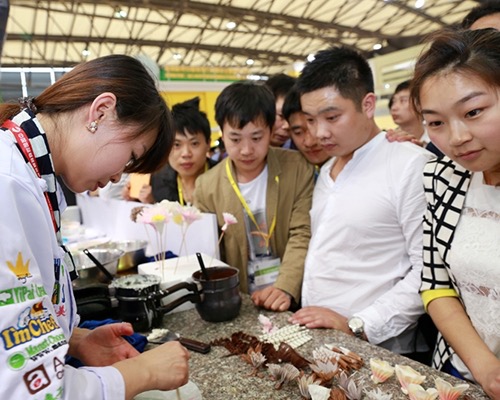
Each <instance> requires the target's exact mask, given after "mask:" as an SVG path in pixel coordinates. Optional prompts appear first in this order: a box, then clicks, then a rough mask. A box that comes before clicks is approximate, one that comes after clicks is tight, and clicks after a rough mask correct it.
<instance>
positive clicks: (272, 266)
mask: <svg viewBox="0 0 500 400" xmlns="http://www.w3.org/2000/svg"><path fill="white" fill-rule="evenodd" d="M280 266H281V259H280V258H279V257H259V258H256V259H255V260H251V261H249V262H248V271H249V274H248V277H249V285H248V287H249V289H250V293H252V292H254V291H256V290H260V289H263V288H265V287H266V286H270V285H272V284H273V283H274V282H276V279H278V275H279V271H280Z"/></svg>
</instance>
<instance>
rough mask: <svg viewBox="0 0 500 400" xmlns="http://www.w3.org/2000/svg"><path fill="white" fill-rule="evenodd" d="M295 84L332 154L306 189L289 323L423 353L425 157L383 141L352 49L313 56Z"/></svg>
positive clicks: (367, 81) (365, 71) (369, 82)
mask: <svg viewBox="0 0 500 400" xmlns="http://www.w3.org/2000/svg"><path fill="white" fill-rule="evenodd" d="M297 89H298V91H299V93H300V95H301V105H302V111H303V112H304V113H305V115H306V118H307V122H308V125H309V129H310V130H311V131H312V133H313V134H314V135H316V137H317V138H318V139H319V141H320V142H321V144H322V145H323V147H324V149H325V150H326V151H327V152H328V153H329V155H330V156H331V157H332V159H331V160H329V161H327V162H326V163H325V164H324V165H323V167H322V169H321V172H320V176H319V178H318V181H317V182H316V186H315V189H314V194H313V206H312V209H311V212H310V215H311V242H310V245H309V249H308V253H307V257H306V263H305V271H304V281H303V286H302V305H303V308H302V309H300V310H299V311H297V312H296V313H295V314H294V315H293V317H292V318H291V321H292V322H294V323H299V324H303V325H306V326H307V327H309V328H333V329H339V330H342V331H344V332H346V333H349V334H354V335H356V336H358V337H360V338H364V339H367V340H369V341H370V342H371V343H374V344H377V345H380V346H382V347H385V348H387V349H389V350H392V351H394V352H396V353H399V354H406V355H408V354H411V353H415V352H420V351H423V350H428V349H427V347H426V346H425V344H424V343H422V346H420V343H417V340H416V336H417V335H416V328H417V320H418V319H419V317H420V316H421V315H422V314H423V313H424V309H423V306H422V301H421V299H420V297H419V294H418V290H419V287H420V279H421V278H420V273H421V270H422V217H423V215H424V212H425V204H426V203H425V198H424V191H423V186H422V181H421V175H422V170H423V167H424V165H425V164H426V162H427V161H428V160H429V159H430V158H431V157H432V155H431V153H429V152H427V151H426V150H424V149H422V148H420V147H418V146H414V145H412V144H411V143H389V142H388V141H387V140H386V139H385V132H381V131H380V129H379V128H378V127H377V125H376V123H375V120H374V114H375V105H376V96H375V94H374V93H373V91H374V85H373V77H372V73H371V70H370V67H369V65H368V63H367V61H366V60H365V59H364V58H363V57H362V56H361V55H360V54H359V53H357V52H356V51H354V50H351V49H348V48H346V47H334V48H331V49H329V50H325V51H321V52H319V53H318V54H316V58H315V60H314V61H312V62H310V63H308V64H306V67H305V68H304V70H303V72H302V75H301V76H300V78H299V80H298V82H297Z"/></svg>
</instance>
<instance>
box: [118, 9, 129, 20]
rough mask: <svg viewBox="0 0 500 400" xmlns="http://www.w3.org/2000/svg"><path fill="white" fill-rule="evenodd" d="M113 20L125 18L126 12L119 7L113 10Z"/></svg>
mask: <svg viewBox="0 0 500 400" xmlns="http://www.w3.org/2000/svg"><path fill="white" fill-rule="evenodd" d="M115 18H120V19H123V18H127V12H126V11H125V10H122V9H121V8H120V7H116V8H115Z"/></svg>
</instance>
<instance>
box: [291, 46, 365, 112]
mask: <svg viewBox="0 0 500 400" xmlns="http://www.w3.org/2000/svg"><path fill="white" fill-rule="evenodd" d="M329 86H333V87H335V89H336V90H338V91H339V93H340V94H341V96H342V97H344V98H346V99H350V100H352V101H353V102H354V104H355V105H356V107H357V108H358V109H360V108H361V102H362V100H363V98H364V97H365V95H366V94H368V93H370V92H374V83H373V75H372V71H371V69H370V65H369V64H368V61H366V59H365V58H364V57H363V56H362V55H361V54H360V53H359V52H357V51H356V50H353V49H351V48H349V47H347V46H333V47H331V48H329V49H328V50H322V51H320V52H318V53H316V55H315V58H314V60H313V61H309V62H307V63H306V65H305V67H304V69H303V70H302V74H301V75H300V76H299V79H298V80H297V90H298V91H299V93H300V94H301V95H303V94H305V93H309V92H313V91H315V90H318V89H323V88H325V87H329Z"/></svg>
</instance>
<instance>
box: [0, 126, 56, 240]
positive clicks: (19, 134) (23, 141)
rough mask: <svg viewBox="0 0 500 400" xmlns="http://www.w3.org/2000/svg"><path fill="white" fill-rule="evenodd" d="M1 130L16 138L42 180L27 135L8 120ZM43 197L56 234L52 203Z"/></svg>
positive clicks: (46, 195) (47, 195)
mask: <svg viewBox="0 0 500 400" xmlns="http://www.w3.org/2000/svg"><path fill="white" fill-rule="evenodd" d="M2 127H3V128H7V129H8V130H9V131H11V132H12V134H13V135H14V137H15V138H16V141H17V143H18V144H19V147H20V148H21V151H22V153H23V155H24V157H25V158H26V159H27V160H28V162H29V164H30V165H31V167H32V168H33V170H34V171H35V174H36V176H37V177H38V178H42V175H41V173H40V168H39V167H38V162H37V161H36V157H35V154H34V152H33V147H31V143H30V140H29V138H28V135H27V134H26V132H25V131H24V130H23V128H21V127H20V126H19V125H17V124H16V123H15V122H13V121H11V120H10V119H8V120H6V121H5V122H4V123H3V125H2ZM44 195H45V200H46V201H47V206H48V207H49V211H50V217H51V218H52V224H53V226H54V231H55V232H56V234H57V222H56V217H55V215H54V208H53V207H52V203H51V202H50V199H49V194H48V193H47V192H44Z"/></svg>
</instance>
